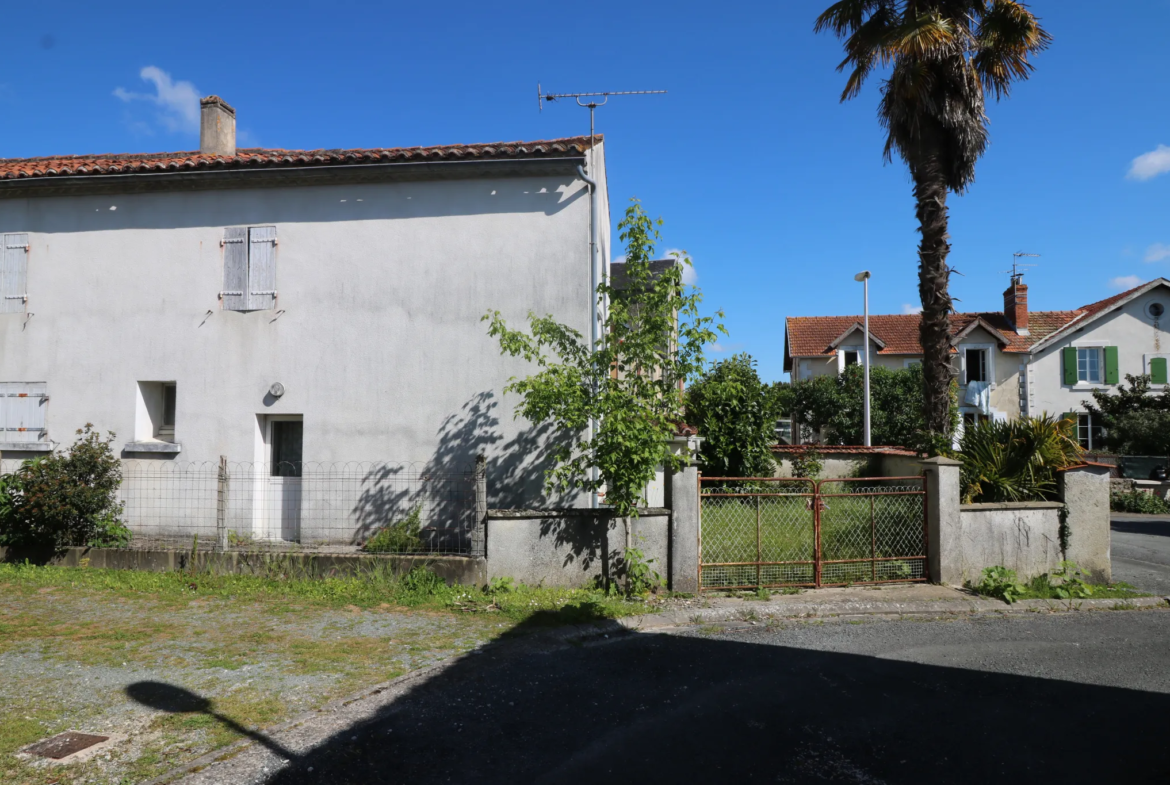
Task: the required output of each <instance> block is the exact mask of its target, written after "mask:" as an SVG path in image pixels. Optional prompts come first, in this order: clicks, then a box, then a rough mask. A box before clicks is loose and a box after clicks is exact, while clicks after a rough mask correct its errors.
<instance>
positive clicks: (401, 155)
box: [0, 134, 602, 180]
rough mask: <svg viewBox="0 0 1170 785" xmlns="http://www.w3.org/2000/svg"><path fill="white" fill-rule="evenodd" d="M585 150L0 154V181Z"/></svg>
mask: <svg viewBox="0 0 1170 785" xmlns="http://www.w3.org/2000/svg"><path fill="white" fill-rule="evenodd" d="M594 140H595V142H600V141H601V140H602V136H601V135H600V134H598V135H597V136H595V137H594ZM588 149H589V137H588V136H574V137H569V138H565V139H547V140H543V141H536V142H493V143H490V144H456V145H440V146H437V147H392V148H372V149H356V150H280V149H266V148H258V147H252V148H241V149H239V150H237V151H236V154H235V155H233V156H222V155H205V154H203V153H199V152H180V153H120V154H100V155H66V156H49V157H45V158H0V180H14V179H24V178H30V177H63V176H71V177H77V176H83V175H110V174H146V173H159V172H186V171H200V170H224V169H270V168H280V167H306V166H345V165H349V166H352V165H360V164H387V163H418V162H428V161H466V160H507V159H521V158H556V157H560V156H564V155H580V154H581V153H583V152H585V151H586V150H588Z"/></svg>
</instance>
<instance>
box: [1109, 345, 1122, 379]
mask: <svg viewBox="0 0 1170 785" xmlns="http://www.w3.org/2000/svg"><path fill="white" fill-rule="evenodd" d="M1120 381H1121V376H1120V375H1119V374H1118V373H1117V347H1116V346H1106V347H1105V383H1106V384H1117V383H1118V382H1120Z"/></svg>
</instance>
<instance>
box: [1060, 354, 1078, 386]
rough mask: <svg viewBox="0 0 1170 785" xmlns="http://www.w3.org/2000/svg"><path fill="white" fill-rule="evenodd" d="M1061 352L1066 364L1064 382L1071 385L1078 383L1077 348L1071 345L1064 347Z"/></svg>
mask: <svg viewBox="0 0 1170 785" xmlns="http://www.w3.org/2000/svg"><path fill="white" fill-rule="evenodd" d="M1060 354H1061V358H1062V359H1063V365H1064V383H1065V384H1066V385H1068V386H1070V387H1071V386H1073V385H1075V384H1076V383H1077V350H1076V349H1074V348H1073V347H1071V346H1069V347H1067V348H1065V349H1062V350H1061V352H1060Z"/></svg>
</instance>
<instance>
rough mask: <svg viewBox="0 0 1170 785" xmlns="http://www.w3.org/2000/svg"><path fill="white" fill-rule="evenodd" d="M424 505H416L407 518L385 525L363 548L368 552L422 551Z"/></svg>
mask: <svg viewBox="0 0 1170 785" xmlns="http://www.w3.org/2000/svg"><path fill="white" fill-rule="evenodd" d="M420 532H422V505H415V507H414V509H413V510H411V511H410V512H409V513H408V514H407V516H406V517H405V518H403V519H402V520H400V521H395V522H394V523H392V524H390V525H389V526H383V527H382V528H381V529H379V530H378V531H377V532H375V533H374V536H373V537H371V538H370V539H369V540H368V541H367V542H366V544H365V545H364V546H363V547H362V550H364V551H366V552H367V553H410V552H412V551H421V550H422V546H423V542H422V538H421V537H419V534H420Z"/></svg>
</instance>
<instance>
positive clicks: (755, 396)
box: [687, 354, 780, 477]
mask: <svg viewBox="0 0 1170 785" xmlns="http://www.w3.org/2000/svg"><path fill="white" fill-rule="evenodd" d="M779 417H780V412H779V411H778V410H777V409H776V404H775V396H774V395H773V394H772V391H771V389H770V388H769V387H768V385H766V384H764V383H763V382H761V381H760V376H759V374H758V373H757V372H756V361H755V360H753V359H752V357H751V355H749V354H737V355H735V356H734V357H731V358H729V359H726V360H722V361H720V362H717V363H715V364H714V365H713V366H711V368H710V369H708V370H707V371H705V372H704V373H703V376H702V377H701V378H700V379H699V380H698V381H697V382H696V383H695V384H693V385H692V386H691V387H690V389H688V390H687V422H688V423H689V424H690V425H694V426H695V427H697V428H698V429H699V433H700V434H701V435H702V436H703V443H702V446H701V447H700V448H699V452H700V454H701V455H702V459H703V471H704V472H705V473H707V474H710V475H712V476H716V477H771V476H772V470H773V468H774V466H775V461H774V460H773V458H772V445H773V444H775V443H776V420H777V419H779Z"/></svg>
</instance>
